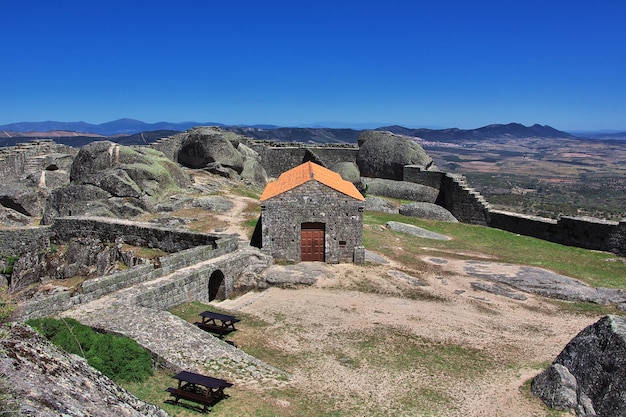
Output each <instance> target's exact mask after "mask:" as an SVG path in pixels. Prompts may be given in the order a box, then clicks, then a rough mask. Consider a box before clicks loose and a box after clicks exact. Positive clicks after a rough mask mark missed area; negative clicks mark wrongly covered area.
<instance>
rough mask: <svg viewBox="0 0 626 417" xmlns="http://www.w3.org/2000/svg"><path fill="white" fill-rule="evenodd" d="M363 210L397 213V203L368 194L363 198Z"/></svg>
mask: <svg viewBox="0 0 626 417" xmlns="http://www.w3.org/2000/svg"><path fill="white" fill-rule="evenodd" d="M365 210H367V211H376V212H378V213H389V214H398V205H397V204H396V203H394V202H393V201H390V200H388V199H386V198H383V197H376V196H368V197H366V198H365Z"/></svg>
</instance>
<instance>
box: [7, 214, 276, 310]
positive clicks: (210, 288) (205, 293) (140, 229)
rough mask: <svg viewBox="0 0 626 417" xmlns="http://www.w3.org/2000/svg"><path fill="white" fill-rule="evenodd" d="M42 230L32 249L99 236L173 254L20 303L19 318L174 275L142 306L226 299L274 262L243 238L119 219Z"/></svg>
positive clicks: (65, 221) (148, 293)
mask: <svg viewBox="0 0 626 417" xmlns="http://www.w3.org/2000/svg"><path fill="white" fill-rule="evenodd" d="M27 230H29V229H27ZM37 230H39V231H40V232H41V233H39V234H37V235H36V238H33V239H31V240H30V242H31V244H32V246H30V250H35V251H39V250H42V249H44V248H45V247H49V246H50V241H51V240H53V241H56V242H61V241H63V240H64V239H70V238H71V237H73V236H97V237H98V238H99V239H101V240H102V241H111V242H112V241H115V240H116V239H120V238H121V239H122V240H123V241H125V242H126V243H129V244H132V245H139V246H145V247H154V248H159V249H162V250H165V251H168V252H173V253H171V254H170V255H169V256H164V257H161V258H160V259H159V263H158V264H144V265H139V266H135V267H132V268H130V269H127V270H123V271H120V272H117V273H114V274H111V275H105V276H102V277H99V278H95V279H90V280H87V281H85V282H84V283H83V284H82V286H81V287H80V289H79V290H78V291H75V292H69V291H61V292H57V293H55V294H52V295H49V296H46V297H36V298H34V299H32V300H30V301H28V302H26V303H23V304H21V305H20V311H19V314H20V316H21V317H22V318H23V319H24V320H27V319H29V318H38V317H44V316H48V315H52V314H55V313H59V312H61V311H65V310H67V309H69V308H72V307H74V306H76V305H80V304H85V303H89V302H91V301H93V300H95V299H98V298H100V297H102V296H104V295H106V294H109V293H112V292H114V291H118V290H120V289H123V288H129V287H132V286H134V285H137V284H141V283H146V282H150V281H153V280H156V279H158V278H163V277H166V276H171V278H170V280H169V283H167V284H165V283H163V282H162V283H161V285H159V286H157V287H150V288H152V289H148V288H146V289H145V291H143V292H142V293H141V294H140V295H137V297H136V304H137V305H140V306H144V307H150V308H157V309H168V308H171V307H173V306H176V305H178V304H181V303H183V302H187V301H204V302H208V301H210V300H212V299H215V298H219V299H224V298H227V297H228V296H229V295H230V294H232V293H233V291H234V290H235V288H236V280H237V278H238V277H240V276H241V275H242V274H245V273H246V272H248V271H250V269H251V268H252V269H255V268H256V269H259V270H262V269H264V268H267V266H269V265H270V264H271V258H269V257H268V256H266V255H263V254H261V253H259V252H258V251H254V250H240V249H239V239H238V237H237V236H233V235H214V234H203V233H193V232H188V231H184V230H177V229H168V228H163V227H158V226H152V225H150V224H138V223H136V222H129V221H124V220H119V219H109V218H87V217H67V218H59V219H57V221H56V222H55V223H54V225H53V226H46V227H41V228H39V229H37ZM9 232H10V233H13V237H14V240H19V238H18V236H19V235H20V233H21V231H20V229H14V230H12V231H5V237H6V236H7V233H9ZM2 249H3V248H0V250H2ZM21 249H23V250H26V249H27V248H26V247H21ZM251 272H253V271H251Z"/></svg>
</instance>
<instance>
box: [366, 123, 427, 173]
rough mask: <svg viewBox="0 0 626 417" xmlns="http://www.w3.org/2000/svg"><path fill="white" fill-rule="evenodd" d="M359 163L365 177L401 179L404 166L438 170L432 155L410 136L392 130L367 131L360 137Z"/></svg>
mask: <svg viewBox="0 0 626 417" xmlns="http://www.w3.org/2000/svg"><path fill="white" fill-rule="evenodd" d="M358 141H359V151H358V153H357V161H356V162H357V165H358V166H359V169H360V170H361V175H362V176H364V177H373V178H387V179H392V180H398V181H401V180H402V179H403V177H404V172H403V171H404V166H405V165H417V166H419V167H421V169H422V170H424V171H434V170H437V167H436V166H435V164H434V162H433V160H432V158H431V157H430V156H428V154H426V152H425V151H424V149H422V147H421V146H420V145H419V144H417V143H415V142H413V141H412V140H411V139H410V138H409V137H407V136H401V135H396V134H394V133H391V132H383V131H366V132H363V133H361V135H360V136H359V139H358Z"/></svg>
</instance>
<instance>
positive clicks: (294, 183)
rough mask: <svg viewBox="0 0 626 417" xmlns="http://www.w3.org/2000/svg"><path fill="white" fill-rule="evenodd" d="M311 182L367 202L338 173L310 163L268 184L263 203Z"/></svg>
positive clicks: (283, 174) (299, 166)
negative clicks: (313, 181)
mask: <svg viewBox="0 0 626 417" xmlns="http://www.w3.org/2000/svg"><path fill="white" fill-rule="evenodd" d="M311 180H315V181H318V182H321V183H322V184H324V185H326V186H328V187H330V188H332V189H334V190H337V191H339V192H340V193H343V194H345V195H347V196H350V197H352V198H355V199H357V200H361V201H365V198H363V196H362V195H361V193H360V192H359V190H357V189H356V187H355V186H354V184H352V183H351V182H350V181H346V180H344V179H343V178H341V175H339V174H337V173H336V172H333V171H331V170H330V169H327V168H324V167H322V166H319V165H317V164H314V163H313V162H310V161H309V162H305V163H304V164H302V165H298V166H297V167H295V168H292V169H290V170H288V171H285V172H283V173H282V174H280V177H278V179H277V180H276V181H272V182H270V183H269V184H267V186H266V187H265V190H263V194H261V201H264V200H267V199H268V198H272V197H275V196H277V195H279V194H282V193H284V192H285V191H289V190H291V189H294V188H296V187H298V186H300V185H302V184H304V183H306V182H308V181H311Z"/></svg>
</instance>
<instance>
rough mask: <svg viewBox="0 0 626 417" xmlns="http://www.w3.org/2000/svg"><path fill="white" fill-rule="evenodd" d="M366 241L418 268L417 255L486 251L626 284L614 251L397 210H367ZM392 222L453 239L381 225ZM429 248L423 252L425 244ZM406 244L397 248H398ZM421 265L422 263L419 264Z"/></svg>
mask: <svg viewBox="0 0 626 417" xmlns="http://www.w3.org/2000/svg"><path fill="white" fill-rule="evenodd" d="M364 217H365V223H366V224H367V225H369V226H370V227H365V228H364V234H363V242H364V245H365V247H366V248H370V249H375V250H377V251H379V252H381V253H383V254H384V255H385V256H389V257H391V258H392V259H396V260H398V261H401V262H407V263H408V264H409V265H412V266H414V267H418V268H419V267H420V264H421V262H420V261H419V259H418V258H419V256H421V255H425V254H428V255H433V254H436V253H437V250H438V249H439V250H441V253H445V256H447V257H451V258H457V259H465V258H472V255H470V253H472V252H474V253H478V254H482V255H486V256H488V257H491V258H493V259H497V260H498V261H500V262H507V263H513V264H521V265H528V266H535V267H541V268H545V269H549V270H551V271H553V272H555V273H558V274H562V275H566V276H569V277H572V278H577V279H580V280H581V281H584V282H586V283H587V284H589V285H591V286H593V287H606V288H624V287H625V286H626V263H624V262H616V261H615V258H616V255H615V254H612V253H608V252H598V251H591V250H587V249H581V248H576V247H571V246H564V245H559V244H556V243H552V242H547V241H545V240H541V239H536V238H533V237H528V236H521V235H518V234H515V233H510V232H506V231H504V230H500V229H495V228H490V227H484V226H477V225H468V224H463V223H448V222H440V221H434V220H426V219H419V218H414V217H406V216H401V215H394V214H384V213H373V212H366V213H365V216H364ZM388 221H397V222H402V223H407V224H412V225H414V226H418V227H422V228H424V229H427V230H430V231H433V232H437V233H440V234H443V235H446V236H449V237H451V238H452V240H449V241H439V240H432V239H423V238H419V237H415V236H410V235H406V234H403V233H394V232H391V231H389V230H386V229H385V230H383V228H382V227H380V226H383V227H384V225H385V224H386V223H387V222H388ZM425 246H427V247H428V248H431V250H429V251H428V252H425V251H424V250H423V249H422V248H423V247H425ZM397 247H402V248H403V250H401V251H398V250H397V249H396V248H397ZM421 268H423V266H421Z"/></svg>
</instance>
